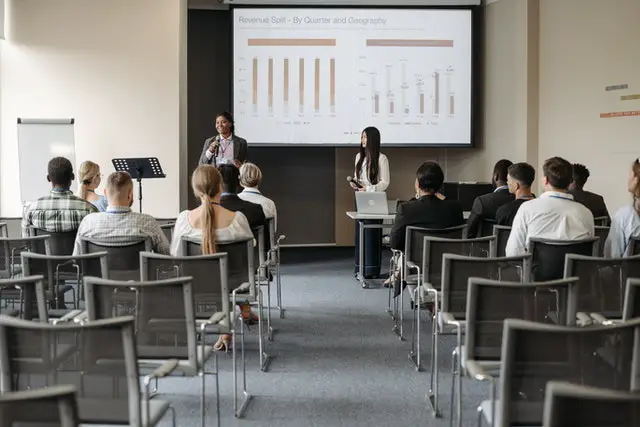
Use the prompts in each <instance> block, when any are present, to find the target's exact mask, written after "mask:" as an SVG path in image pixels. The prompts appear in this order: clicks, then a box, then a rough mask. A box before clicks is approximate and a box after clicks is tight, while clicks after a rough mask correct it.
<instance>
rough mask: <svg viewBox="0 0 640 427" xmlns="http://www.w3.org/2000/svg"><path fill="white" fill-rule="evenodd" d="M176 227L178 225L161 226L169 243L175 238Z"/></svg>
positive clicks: (170, 223)
mask: <svg viewBox="0 0 640 427" xmlns="http://www.w3.org/2000/svg"><path fill="white" fill-rule="evenodd" d="M175 226H176V224H175V223H172V222H169V223H167V224H162V225H160V229H161V230H162V232H163V233H164V235H165V237H166V238H167V240H168V241H169V242H170V241H171V239H172V238H173V229H174V227H175Z"/></svg>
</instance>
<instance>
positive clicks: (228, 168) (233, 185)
mask: <svg viewBox="0 0 640 427" xmlns="http://www.w3.org/2000/svg"><path fill="white" fill-rule="evenodd" d="M218 170H219V171H220V175H221V176H222V188H223V189H224V191H225V192H227V193H231V194H236V193H237V192H238V187H239V186H240V172H239V171H238V168H237V167H235V166H234V165H232V164H224V165H220V166H218Z"/></svg>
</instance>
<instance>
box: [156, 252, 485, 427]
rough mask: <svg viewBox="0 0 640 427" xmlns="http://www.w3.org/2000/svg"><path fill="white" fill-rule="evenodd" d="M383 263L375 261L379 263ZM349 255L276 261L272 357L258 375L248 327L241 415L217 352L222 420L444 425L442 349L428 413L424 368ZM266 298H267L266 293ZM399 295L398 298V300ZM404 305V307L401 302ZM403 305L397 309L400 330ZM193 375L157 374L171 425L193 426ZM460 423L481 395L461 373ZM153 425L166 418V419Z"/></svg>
mask: <svg viewBox="0 0 640 427" xmlns="http://www.w3.org/2000/svg"><path fill="white" fill-rule="evenodd" d="M383 265H384V264H383ZM352 270H353V260H352V259H351V258H344V259H337V260H336V259H333V260H328V261H316V262H300V263H293V264H287V263H285V264H283V267H282V286H283V301H284V305H285V308H286V316H285V318H284V319H280V318H278V316H277V312H276V311H275V310H274V311H273V314H274V318H273V324H274V327H275V329H276V333H275V335H274V341H273V342H271V343H270V344H269V345H270V347H269V352H270V353H271V354H272V356H273V361H272V363H271V366H270V369H269V371H268V372H261V371H260V369H259V363H258V354H257V339H256V338H257V336H256V331H255V328H254V329H253V330H251V331H249V332H248V333H247V344H246V350H247V382H248V389H249V391H250V393H251V394H252V395H253V399H252V401H251V403H250V405H249V407H248V409H247V412H246V414H245V416H244V418H242V419H236V418H235V417H234V415H233V399H232V376H231V353H229V354H222V355H220V392H221V415H222V425H223V426H291V427H294V426H296V427H297V426H314V427H325V426H326V427H338V426H345V427H346V426H398V427H401V426H448V425H449V393H450V387H451V373H450V369H451V351H452V349H453V347H454V337H452V336H446V337H444V339H443V340H442V342H443V343H444V344H443V345H441V347H440V349H441V351H440V363H439V365H440V367H441V369H442V374H441V376H440V377H441V380H440V396H441V397H440V402H441V403H440V409H441V411H442V413H443V417H442V418H440V419H434V418H433V417H432V416H431V412H430V410H429V406H428V404H427V402H426V399H425V394H426V392H427V389H428V381H429V373H428V372H417V371H416V370H415V369H414V368H413V365H412V364H411V363H410V362H409V360H408V357H407V355H408V352H409V350H410V347H411V344H410V342H409V341H405V342H401V341H400V340H399V339H398V338H397V336H396V335H395V334H394V333H393V332H392V319H391V317H390V316H389V314H387V313H386V312H385V308H386V304H387V290H386V289H384V288H382V289H362V287H361V286H360V285H359V284H358V283H357V282H356V281H355V280H354V278H353V273H352ZM272 298H273V300H274V301H275V295H272ZM407 299H408V298H405V300H407ZM405 304H408V303H407V301H405ZM410 317H411V311H410V310H409V309H408V307H407V309H406V315H405V331H406V332H405V333H406V334H407V335H408V334H409V332H410ZM429 330H430V323H428V321H424V322H423V334H422V339H423V348H422V354H423V364H424V366H428V364H429V360H430V349H431V344H430V340H429V334H428V331H429ZM199 385H200V380H199V379H192V378H181V377H171V378H167V379H164V380H162V381H161V383H160V393H161V396H158V399H163V400H168V401H169V402H171V404H172V405H173V407H174V408H175V409H176V412H177V420H178V423H177V424H178V425H179V426H185V427H191V426H197V425H200V416H199V407H200V406H199V399H200V398H199V395H200V394H199V393H200V389H199ZM214 385H215V379H214V378H213V377H208V378H207V419H206V425H207V426H213V425H215V419H216V418H215V399H214V394H213V393H214ZM463 390H464V398H463V425H464V426H472V425H473V426H475V425H476V419H477V415H476V409H475V408H476V407H477V405H478V403H479V402H480V401H481V400H483V399H486V398H487V396H488V387H487V386H486V384H480V383H476V382H474V381H471V380H468V379H466V380H464V383H463ZM165 418H166V419H165V420H163V422H162V423H161V425H162V426H165V425H170V423H169V422H168V419H169V417H168V416H167V417H165Z"/></svg>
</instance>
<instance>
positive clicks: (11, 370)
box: [0, 316, 175, 426]
mask: <svg viewBox="0 0 640 427" xmlns="http://www.w3.org/2000/svg"><path fill="white" fill-rule="evenodd" d="M135 329H136V328H135V321H134V319H133V317H123V318H118V319H108V320H102V321H95V322H90V323H86V324H79V323H74V322H68V323H62V324H58V325H51V324H48V323H43V322H30V321H26V320H20V319H14V318H11V317H6V316H3V317H1V318H0V347H1V348H4V349H5V351H3V352H0V374H1V375H2V378H12V379H13V380H12V381H2V382H0V387H1V390H0V393H2V394H4V393H8V392H15V391H23V390H27V389H35V388H43V387H49V386H54V385H73V386H75V387H76V389H77V390H78V393H77V397H78V399H77V401H78V416H79V419H80V422H81V423H83V424H102V425H104V424H107V425H109V424H124V425H130V426H154V425H156V424H157V423H158V422H159V421H160V420H161V419H162V417H163V416H164V415H165V414H166V413H167V411H169V410H170V406H169V403H168V402H165V401H162V400H159V399H153V400H149V397H150V393H149V387H148V386H146V387H145V392H144V393H141V390H140V383H139V381H138V375H139V373H138V365H137V363H136V359H135V357H136V356H135V355H136V349H135V345H134V335H135ZM174 363H175V362H174ZM170 366H171V365H166V366H163V367H162V369H158V370H156V371H154V372H153V373H152V374H149V375H148V376H146V377H145V380H144V382H145V384H149V383H150V381H151V380H152V379H154V378H156V377H161V376H164V375H166V371H167V370H168V368H169V367H170ZM173 420H174V423H173V425H174V426H175V415H174V418H173Z"/></svg>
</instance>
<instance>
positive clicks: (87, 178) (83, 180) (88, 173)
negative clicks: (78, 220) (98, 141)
mask: <svg viewBox="0 0 640 427" xmlns="http://www.w3.org/2000/svg"><path fill="white" fill-rule="evenodd" d="M99 174H100V166H98V165H97V163H94V162H92V161H90V160H87V161H84V162H82V164H80V169H79V170H78V178H79V180H80V198H81V199H84V200H87V194H88V193H89V188H88V187H89V184H91V183H92V182H93V180H94V179H96V177H97V176H98V175H99Z"/></svg>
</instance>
